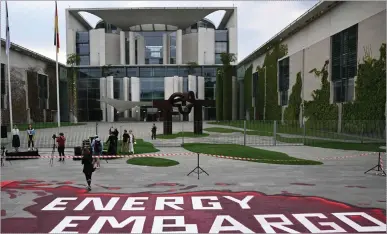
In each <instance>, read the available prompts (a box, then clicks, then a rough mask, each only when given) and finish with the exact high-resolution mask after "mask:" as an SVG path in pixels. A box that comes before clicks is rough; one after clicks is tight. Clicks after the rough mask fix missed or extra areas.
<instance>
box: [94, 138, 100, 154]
mask: <svg viewBox="0 0 387 234" xmlns="http://www.w3.org/2000/svg"><path fill="white" fill-rule="evenodd" d="M101 148H102V147H101V141H97V140H96V141H95V142H94V152H98V153H99V152H101V151H102V149H101Z"/></svg>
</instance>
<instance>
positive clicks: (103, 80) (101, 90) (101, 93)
mask: <svg viewBox="0 0 387 234" xmlns="http://www.w3.org/2000/svg"><path fill="white" fill-rule="evenodd" d="M99 96H100V98H103V97H107V96H106V78H104V77H103V78H101V79H99ZM100 106H101V110H102V121H104V122H106V103H104V102H101V103H100Z"/></svg>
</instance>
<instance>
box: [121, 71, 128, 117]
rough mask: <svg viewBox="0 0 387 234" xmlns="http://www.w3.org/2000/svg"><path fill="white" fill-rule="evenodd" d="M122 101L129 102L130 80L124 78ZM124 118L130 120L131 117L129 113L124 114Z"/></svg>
mask: <svg viewBox="0 0 387 234" xmlns="http://www.w3.org/2000/svg"><path fill="white" fill-rule="evenodd" d="M121 97H122V98H121V99H122V100H124V101H129V78H128V77H124V78H123V79H122V95H121ZM124 117H125V118H128V117H129V111H125V112H124Z"/></svg>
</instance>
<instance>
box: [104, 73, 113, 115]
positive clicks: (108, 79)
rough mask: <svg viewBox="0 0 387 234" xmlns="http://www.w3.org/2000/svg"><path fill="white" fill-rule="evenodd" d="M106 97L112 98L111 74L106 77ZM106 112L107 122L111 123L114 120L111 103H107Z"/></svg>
mask: <svg viewBox="0 0 387 234" xmlns="http://www.w3.org/2000/svg"><path fill="white" fill-rule="evenodd" d="M106 97H108V98H114V80H113V76H108V77H106ZM106 112H107V114H106V118H107V122H109V123H113V122H114V107H112V106H111V105H107V108H106Z"/></svg>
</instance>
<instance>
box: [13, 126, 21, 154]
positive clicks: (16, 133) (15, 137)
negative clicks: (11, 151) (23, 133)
mask: <svg viewBox="0 0 387 234" xmlns="http://www.w3.org/2000/svg"><path fill="white" fill-rule="evenodd" d="M12 147H13V148H15V151H16V152H18V151H19V147H20V136H19V129H18V128H17V126H16V125H14V126H13V129H12Z"/></svg>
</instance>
